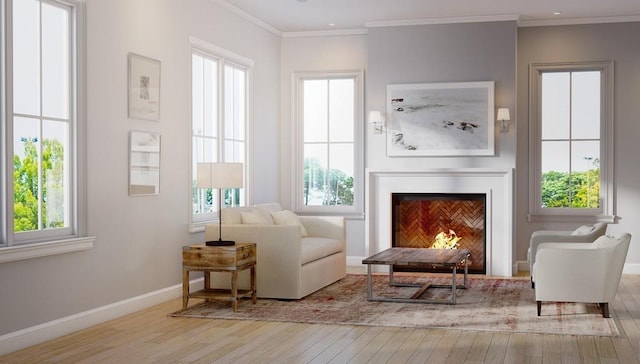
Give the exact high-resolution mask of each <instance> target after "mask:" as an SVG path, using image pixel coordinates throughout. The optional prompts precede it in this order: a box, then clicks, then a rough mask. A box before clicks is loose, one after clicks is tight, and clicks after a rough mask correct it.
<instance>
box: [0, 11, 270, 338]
mask: <svg viewBox="0 0 640 364" xmlns="http://www.w3.org/2000/svg"><path fill="white" fill-rule="evenodd" d="M87 24H88V29H87V31H88V39H87V64H88V66H87V70H88V75H87V76H88V77H87V99H88V105H87V109H88V113H87V124H88V125H87V129H88V135H87V160H88V176H87V182H88V211H89V213H88V220H89V226H88V230H89V234H90V235H92V236H96V242H95V247H94V248H93V249H91V250H88V251H83V252H78V253H68V254H62V255H56V256H50V257H44V258H36V259H29V260H22V261H15V262H10V263H3V264H0V287H2V294H0V307H1V309H0V335H2V334H5V333H9V332H14V331H17V330H20V329H24V328H28V327H31V326H34V325H37V324H40V323H44V322H49V321H52V320H55V319H58V318H61V317H66V316H68V315H72V314H76V313H79V312H84V311H87V310H90V309H92V308H96V307H100V306H103V305H107V304H110V303H114V302H118V301H121V300H124V299H127V298H131V297H135V296H139V295H142V294H144V293H147V292H152V291H155V290H159V289H163V288H166V287H169V286H173V285H176V284H179V283H180V282H181V277H182V276H181V272H182V269H181V264H182V260H181V259H182V258H181V247H182V246H183V245H187V244H189V243H192V242H196V241H201V240H202V239H203V234H202V233H198V234H189V233H188V230H187V225H188V223H189V208H190V193H189V185H190V182H189V181H190V158H191V151H190V129H191V128H190V119H189V113H190V104H189V89H190V84H189V67H190V54H189V37H190V36H195V37H197V38H199V39H202V40H205V41H207V42H209V43H212V44H214V45H216V46H219V47H222V48H225V49H227V50H229V51H232V52H234V53H236V54H239V55H241V56H244V57H246V58H250V59H252V60H253V61H254V62H255V68H254V75H255V78H254V81H253V86H254V91H255V92H254V94H255V98H254V100H253V104H254V116H255V120H254V125H253V133H252V134H251V136H250V137H252V138H253V135H258V136H259V138H253V145H254V147H253V154H252V157H253V159H254V163H255V166H256V169H255V170H254V175H253V178H254V179H255V181H256V182H259V183H253V187H254V189H253V192H254V193H253V196H254V200H255V201H258V202H260V201H276V200H278V197H279V196H278V192H279V174H278V153H279V150H278V142H279V138H280V134H279V94H278V93H277V92H273V90H274V89H277V88H278V87H279V83H280V74H279V72H280V38H279V37H278V36H275V35H274V34H272V33H270V32H267V31H265V30H264V29H261V28H259V27H256V26H254V25H252V24H250V23H248V22H246V21H245V20H243V19H242V18H239V17H237V16H235V15H234V14H232V13H229V12H228V11H226V10H223V9H221V8H219V7H218V6H217V5H215V3H214V2H212V1H209V0H188V1H184V0H88V2H87ZM128 52H135V53H138V54H141V55H144V56H147V57H151V58H154V59H157V60H160V61H161V62H162V64H161V110H160V114H161V117H160V121H159V122H153V121H144V120H134V119H129V118H128V117H127V93H126V91H127V54H128ZM130 130H145V131H154V132H159V133H160V134H161V135H162V156H161V177H160V179H161V181H160V195H158V196H143V197H129V196H128V188H127V183H128V172H127V169H128V152H127V150H128V135H129V131H130Z"/></svg>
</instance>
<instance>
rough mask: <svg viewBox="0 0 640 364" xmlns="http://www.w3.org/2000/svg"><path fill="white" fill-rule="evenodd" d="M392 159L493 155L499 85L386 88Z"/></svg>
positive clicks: (471, 83) (460, 84) (389, 151)
mask: <svg viewBox="0 0 640 364" xmlns="http://www.w3.org/2000/svg"><path fill="white" fill-rule="evenodd" d="M387 115H388V117H389V123H388V128H387V155H388V156H390V157H394V156H397V157H402V156H405V157H406V156H469V155H478V156H491V155H494V153H495V151H494V137H495V136H494V132H495V128H494V123H495V121H494V82H493V81H486V82H446V83H416V84H392V85H387Z"/></svg>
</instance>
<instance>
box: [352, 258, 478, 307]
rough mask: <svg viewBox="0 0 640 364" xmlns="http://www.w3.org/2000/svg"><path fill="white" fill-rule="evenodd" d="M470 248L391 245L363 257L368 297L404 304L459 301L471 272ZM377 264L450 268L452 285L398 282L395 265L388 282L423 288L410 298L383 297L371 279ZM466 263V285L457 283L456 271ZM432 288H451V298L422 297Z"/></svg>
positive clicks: (394, 284) (392, 284)
mask: <svg viewBox="0 0 640 364" xmlns="http://www.w3.org/2000/svg"><path fill="white" fill-rule="evenodd" d="M470 255H471V252H470V251H469V250H468V249H427V248H389V249H387V250H384V251H381V252H379V253H377V254H374V255H372V256H370V257H368V258H366V259H363V260H362V264H366V265H367V300H369V301H381V302H404V303H446V304H451V305H455V304H456V293H457V290H458V289H466V288H467V274H468V271H469V256H470ZM374 264H384V265H390V266H394V265H410V266H414V267H425V268H450V269H451V271H452V274H451V284H450V285H449V284H429V283H426V284H420V283H398V282H395V281H394V278H393V267H390V268H389V285H391V286H397V287H420V288H419V289H418V290H417V291H416V292H415V293H414V294H413V295H412V296H411V297H382V296H374V295H373V288H372V280H371V273H372V272H371V271H372V268H371V266H372V265H374ZM461 264H462V265H463V266H464V280H463V284H461V285H459V284H457V283H456V273H457V269H458V266H459V265H461ZM429 288H448V289H451V298H450V299H434V298H432V299H427V298H420V296H422V294H423V293H424V292H425V291H426V290H427V289H429Z"/></svg>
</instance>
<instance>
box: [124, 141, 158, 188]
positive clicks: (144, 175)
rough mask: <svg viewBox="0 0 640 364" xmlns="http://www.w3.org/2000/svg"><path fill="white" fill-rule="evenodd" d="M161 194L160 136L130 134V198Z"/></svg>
mask: <svg viewBox="0 0 640 364" xmlns="http://www.w3.org/2000/svg"><path fill="white" fill-rule="evenodd" d="M158 194H160V134H159V133H155V132H147V131H137V130H132V131H130V133H129V196H142V195H158Z"/></svg>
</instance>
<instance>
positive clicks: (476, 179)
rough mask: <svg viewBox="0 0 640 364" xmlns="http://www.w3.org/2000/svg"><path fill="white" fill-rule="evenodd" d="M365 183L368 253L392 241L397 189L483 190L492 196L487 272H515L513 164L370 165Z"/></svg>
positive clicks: (487, 214) (407, 190)
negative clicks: (508, 166) (372, 167)
mask: <svg viewBox="0 0 640 364" xmlns="http://www.w3.org/2000/svg"><path fill="white" fill-rule="evenodd" d="M366 186H367V201H366V202H367V204H366V205H367V208H366V230H365V241H366V244H367V247H366V251H367V252H368V253H369V254H374V253H376V252H379V251H382V250H384V249H387V248H390V247H391V236H392V235H391V194H392V193H483V194H486V201H487V206H486V208H487V210H486V219H487V231H486V236H487V244H486V257H487V262H486V263H487V264H486V270H487V275H492V276H503V277H510V276H511V275H512V272H513V170H511V169H487V168H456V169H448V168H442V169H427V170H418V171H400V170H397V171H396V170H367V173H366Z"/></svg>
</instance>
